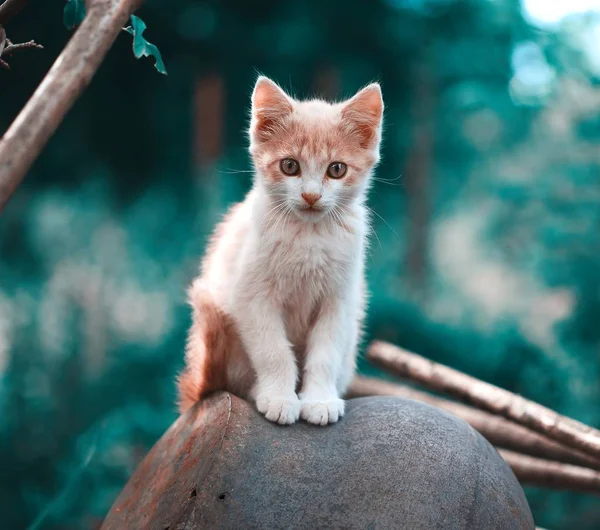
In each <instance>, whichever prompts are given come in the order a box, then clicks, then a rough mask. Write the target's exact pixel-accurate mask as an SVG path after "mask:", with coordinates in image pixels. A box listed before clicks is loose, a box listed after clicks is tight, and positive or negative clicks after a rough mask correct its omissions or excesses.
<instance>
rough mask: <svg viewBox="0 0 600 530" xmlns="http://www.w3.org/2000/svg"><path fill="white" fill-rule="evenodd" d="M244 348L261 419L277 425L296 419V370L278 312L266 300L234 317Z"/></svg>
mask: <svg viewBox="0 0 600 530" xmlns="http://www.w3.org/2000/svg"><path fill="white" fill-rule="evenodd" d="M236 320H237V322H238V326H239V332H240V336H241V339H242V343H243V344H244V348H245V349H246V352H247V354H248V357H249V358H250V362H251V363H252V367H253V368H254V371H255V372H256V383H255V384H254V387H253V389H252V391H251V397H252V398H253V399H254V401H255V402H256V408H257V409H258V411H259V412H261V413H262V414H264V415H265V417H266V418H267V419H268V420H270V421H273V422H277V423H281V424H289V423H294V422H295V421H297V420H298V418H299V416H300V401H299V400H298V396H297V395H296V381H297V379H298V368H297V366H296V358H295V356H294V353H293V351H292V347H291V344H290V343H289V341H288V339H287V336H286V333H285V325H284V322H283V317H282V315H281V312H280V311H278V310H277V308H275V307H274V306H273V304H272V303H271V302H270V301H269V300H266V299H264V298H263V299H254V300H252V301H250V302H249V303H248V304H246V305H245V306H244V307H243V309H242V310H241V311H240V312H239V314H238V315H236Z"/></svg>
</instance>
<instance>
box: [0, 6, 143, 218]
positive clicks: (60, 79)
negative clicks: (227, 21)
mask: <svg viewBox="0 0 600 530" xmlns="http://www.w3.org/2000/svg"><path fill="white" fill-rule="evenodd" d="M141 2H142V0H89V1H88V2H87V15H86V17H85V19H84V21H83V22H82V23H81V25H80V26H79V28H78V29H77V31H76V32H75V33H74V35H73V37H72V38H71V40H70V41H69V43H68V44H67V46H66V47H65V49H64V50H63V51H62V53H61V54H60V55H59V56H58V59H57V60H56V61H55V62H54V64H53V65H52V68H51V69H50V71H49V72H48V74H47V75H46V77H45V78H44V80H43V81H42V83H41V84H40V86H39V87H38V88H37V90H36V91H35V93H34V94H33V96H32V97H31V99H30V100H29V101H28V102H27V104H26V105H25V107H24V108H23V110H22V111H21V112H20V114H19V115H18V116H17V118H16V119H15V121H14V122H13V123H12V124H11V126H10V127H9V129H8V131H6V133H5V135H4V137H3V138H2V139H1V140H0V160H2V164H1V165H0V211H2V209H3V208H4V206H5V204H6V202H7V201H8V200H9V198H10V197H11V195H12V194H13V192H14V191H15V189H16V188H17V186H18V185H19V184H20V183H21V181H22V180H23V177H24V176H25V173H26V172H27V170H28V169H29V168H30V167H31V164H33V162H34V160H35V159H36V158H37V157H38V155H39V154H40V152H41V150H42V149H43V148H44V146H45V145H46V143H47V141H48V139H49V138H50V137H51V136H52V134H53V133H54V131H55V130H56V128H57V127H58V125H59V124H60V122H61V121H62V119H63V118H64V116H65V114H66V113H67V111H68V110H69V109H70V108H71V106H72V105H73V103H74V102H75V100H76V99H77V98H78V97H79V95H80V94H81V93H82V92H83V90H84V89H85V88H86V87H87V85H88V84H89V82H90V80H91V78H92V77H93V75H94V74H95V73H96V70H97V69H98V67H99V66H100V63H101V62H102V60H103V58H104V56H105V55H106V53H107V52H108V50H109V48H110V47H111V45H112V43H113V42H114V40H115V39H116V37H117V35H118V34H119V32H120V30H121V28H122V27H123V24H124V23H125V21H126V20H127V18H128V17H129V15H130V14H131V13H132V12H133V11H134V10H135V8H137V7H138V5H139V4H140V3H141ZM7 3H9V2H5V3H4V4H2V6H0V15H1V13H2V12H1V9H2V8H3V7H4V6H5V5H6V4H7ZM12 3H17V4H18V3H19V1H18V0H12Z"/></svg>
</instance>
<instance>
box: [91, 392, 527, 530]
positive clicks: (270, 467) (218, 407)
mask: <svg viewBox="0 0 600 530" xmlns="http://www.w3.org/2000/svg"><path fill="white" fill-rule="evenodd" d="M102 528H103V529H104V530H113V529H119V530H123V529H138V528H139V529H153V530H154V529H156V530H167V529H168V530H192V529H200V528H208V529H220V528H223V529H229V528H232V529H233V528H235V529H250V528H257V529H258V528H261V529H270V528H282V529H283V528H286V529H296V528H298V529H311V530H312V529H319V528H345V529H354V528H356V529H359V528H360V529H363V528H370V529H378V528H404V529H407V530H410V529H423V530H425V529H426V530H431V529H436V528H440V529H444V530H453V529H465V530H470V529H473V530H475V529H482V528H490V529H491V528H501V529H502V530H511V529H533V528H534V524H533V520H532V517H531V512H530V510H529V507H528V505H527V502H526V500H525V497H524V495H523V491H522V489H521V487H520V486H519V484H518V482H517V480H516V479H515V477H514V475H513V474H512V472H511V471H510V469H509V468H508V466H507V465H506V464H505V462H504V461H503V460H502V458H501V457H500V456H499V455H498V453H497V452H496V450H495V449H494V448H493V447H492V446H491V445H490V444H489V443H488V442H487V441H486V440H485V439H484V438H483V437H481V436H480V435H479V434H478V433H476V432H475V431H474V430H473V429H472V428H470V427H469V426H468V425H467V424H466V423H464V422H463V421H461V420H459V419H457V418H455V417H454V416H451V415H449V414H446V413H444V412H443V411H441V410H439V409H435V408H433V407H430V406H428V405H424V404H422V403H417V402H414V401H411V400H407V399H402V398H391V397H370V398H360V399H353V400H350V401H349V402H348V411H347V414H346V416H345V417H344V419H343V420H342V421H341V422H339V423H338V424H336V425H333V426H330V427H326V428H320V427H313V426H309V425H307V424H303V423H301V424H296V425H293V426H291V427H280V426H276V425H273V424H270V423H268V422H267V421H266V420H264V418H262V417H261V416H260V415H258V414H257V413H256V412H255V411H254V410H253V408H252V407H251V406H250V405H248V404H247V403H246V402H244V401H242V400H239V399H238V398H236V397H233V396H230V395H229V394H226V393H220V394H217V395H214V396H212V397H210V398H209V399H208V400H206V401H204V402H203V403H202V404H200V405H198V406H196V407H195V408H194V409H192V410H190V411H189V412H188V413H187V414H186V415H184V416H182V417H181V418H180V419H179V420H178V421H177V422H176V423H175V424H174V425H173V426H172V427H171V429H169V431H167V433H166V434H165V435H164V436H163V438H162V439H161V440H159V442H158V443H157V444H156V445H155V447H154V448H153V449H152V451H151V452H150V453H149V454H148V456H147V457H146V459H145V460H144V461H143V462H142V464H141V465H140V467H139V468H138V469H137V471H136V472H135V474H134V475H133V477H132V478H131V480H130V482H129V483H128V484H127V486H126V487H125V489H124V490H123V492H122V493H121V495H120V496H119V498H118V499H117V501H116V502H115V504H114V505H113V507H112V509H111V511H110V513H109V515H108V516H107V518H106V520H105V522H104V525H103V526H102Z"/></svg>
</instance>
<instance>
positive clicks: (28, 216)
mask: <svg viewBox="0 0 600 530" xmlns="http://www.w3.org/2000/svg"><path fill="white" fill-rule="evenodd" d="M63 6H64V2H61V1H59V0H53V1H46V2H32V3H31V4H30V5H29V6H28V8H27V9H26V10H25V11H24V12H23V13H21V14H20V15H19V16H18V17H17V18H16V19H14V20H13V21H12V22H11V23H10V24H9V25H8V26H7V28H6V29H7V33H8V36H9V38H11V39H12V40H14V41H17V42H19V41H25V40H29V39H32V38H33V39H36V41H37V42H39V43H42V44H43V45H44V47H45V49H44V50H30V51H23V52H21V53H19V54H18V55H17V54H15V55H14V57H13V58H12V59H11V61H10V63H11V66H12V70H11V71H10V72H7V71H0V130H1V131H4V130H5V129H6V128H7V127H8V125H9V123H10V122H11V120H12V119H13V118H14V117H15V116H16V114H17V112H18V111H19V110H20V108H21V107H22V106H23V104H24V103H25V102H26V100H27V99H28V98H29V96H30V95H31V93H32V92H33V90H34V89H35V87H36V86H37V84H38V83H39V82H40V80H41V79H42V77H43V75H44V73H45V72H46V71H47V69H48V68H49V67H50V65H51V64H52V62H53V60H54V58H55V57H56V56H57V54H58V53H59V52H60V50H61V49H62V47H63V46H64V44H65V43H66V42H67V40H68V38H69V34H70V33H69V31H68V30H66V29H65V27H64V26H63V23H62V9H63ZM137 14H138V15H139V16H140V17H142V18H143V19H144V21H145V22H146V23H147V25H148V30H147V31H146V33H145V37H146V38H147V39H148V40H149V41H151V42H153V43H154V44H156V45H158V47H159V48H160V50H161V51H162V54H163V58H164V60H165V64H166V67H167V69H168V74H169V75H168V76H166V77H165V76H162V75H160V74H159V73H157V72H156V71H155V70H154V68H153V66H152V60H150V59H141V60H136V59H134V57H133V55H132V52H131V37H130V36H129V35H128V34H126V33H125V32H123V34H122V35H120V36H119V38H118V39H117V42H116V44H115V46H114V47H113V49H112V50H111V51H110V53H109V55H108V57H107V59H106V61H105V62H104V64H103V65H102V67H101V68H100V70H99V72H98V74H97V75H96V77H95V78H94V80H93V82H92V85H91V87H90V88H89V89H88V90H87V92H86V93H85V94H84V95H83V97H82V98H81V99H80V100H79V101H78V102H77V104H76V105H75V107H74V109H73V110H72V111H71V112H70V114H69V115H68V117H67V119H66V120H65V121H64V123H63V124H62V125H61V126H60V128H59V130H58V132H57V133H56V135H55V136H54V137H53V139H52V140H51V141H50V143H49V145H48V146H47V148H46V149H45V151H44V152H43V154H42V156H41V157H40V158H39V160H38V161H37V162H36V164H35V166H34V167H33V169H32V170H31V171H30V173H29V174H28V176H27V178H26V180H25V182H24V184H23V185H22V186H21V188H20V189H19V190H18V192H17V193H16V195H15V196H14V197H13V199H12V201H11V202H10V204H9V205H8V207H7V208H6V210H5V211H4V212H3V213H2V216H1V218H0V513H1V514H2V526H3V527H4V528H10V529H19V528H26V527H29V528H57V529H58V528H60V529H84V528H86V529H87V528H95V527H97V526H98V525H99V524H100V523H101V521H102V518H103V516H104V515H105V513H106V512H107V510H108V509H109V507H110V505H111V504H112V502H113V500H114V499H115V497H116V495H117V494H118V493H119V491H120V489H121V488H122V487H123V485H124V483H125V482H126V480H127V478H128V477H129V476H130V474H131V473H132V471H133V470H134V469H135V467H136V465H137V463H138V462H139V461H140V459H141V458H142V457H143V456H144V454H145V453H146V452H147V451H148V449H149V448H150V447H151V446H152V444H153V443H154V442H155V441H156V440H157V439H158V437H159V436H160V435H161V434H162V433H163V432H164V431H165V429H166V428H167V427H168V426H169V425H170V424H171V423H172V421H173V420H175V418H176V409H175V405H174V401H175V387H174V377H175V375H176V373H177V371H178V369H179V368H180V367H181V366H182V357H183V347H184V340H185V333H186V328H187V326H188V323H189V313H188V309H187V307H186V306H185V304H184V298H185V296H184V293H185V288H186V286H187V284H188V282H189V281H190V280H191V278H192V277H193V275H194V274H195V273H196V270H197V266H198V261H199V257H200V256H201V254H202V252H203V249H204V246H205V243H206V238H207V236H208V235H209V234H210V231H211V228H212V226H213V225H214V224H215V222H217V220H218V219H219V218H220V216H221V215H222V214H223V213H224V212H225V211H226V209H227V207H228V205H230V204H231V203H232V202H235V201H238V200H240V199H241V198H242V197H243V196H244V193H245V192H246V191H247V190H248V189H249V186H250V184H251V174H250V172H249V170H250V164H249V160H248V156H247V151H246V137H245V129H246V127H247V121H248V110H249V96H250V92H251V89H252V85H253V82H254V80H255V78H256V75H257V72H261V73H265V74H267V75H269V76H271V77H273V78H274V79H275V80H277V81H278V82H279V83H280V84H281V85H282V86H284V87H285V88H287V89H289V90H290V91H291V92H293V93H294V94H296V95H298V96H299V97H306V96H310V95H314V94H318V95H323V96H325V97H331V98H341V97H345V96H349V95H351V94H352V93H353V92H354V91H355V90H357V89H358V88H360V87H361V86H363V85H365V84H366V83H367V82H369V81H371V80H379V81H381V83H382V86H383V92H384V98H385V101H386V105H387V106H386V130H385V137H384V146H383V162H382V164H381V166H380V169H379V173H378V176H379V177H380V178H381V179H382V180H385V181H386V182H381V181H378V182H376V184H375V186H374V190H373V193H372V196H371V202H370V204H371V206H372V208H373V209H374V210H375V212H377V216H376V217H375V219H374V234H373V236H372V239H373V245H372V250H371V252H370V255H369V261H368V269H369V285H370V289H371V292H372V304H371V308H370V313H369V320H368V339H371V338H374V337H377V338H382V339H387V340H390V341H393V342H395V343H398V344H400V345H402V346H404V347H407V348H410V349H412V350H413V351H416V352H419V353H421V354H424V355H426V356H428V357H430V358H432V359H434V360H436V361H440V362H443V363H446V364H448V365H450V366H453V367H455V368H458V369H460V370H463V371H465V372H467V373H469V374H472V375H474V376H476V377H479V378H482V379H484V380H486V381H490V382H493V383H495V384H498V385H501V386H503V387H505V388H508V389H509V390H511V391H513V392H517V393H520V394H523V395H525V396H527V397H528V398H531V399H533V400H536V401H538V402H540V403H543V404H545V405H547V406H549V407H552V408H554V409H556V410H558V411H560V412H561V413H563V414H567V415H570V416H573V417H575V418H577V419H579V420H581V421H584V422H586V423H589V424H591V425H595V426H597V427H600V406H599V404H600V2H599V1H598V0H522V2H519V1H518V0H377V1H375V0H362V1H356V2H349V1H343V0H337V1H330V2H322V1H319V0H305V1H299V0H297V1H286V2H279V1H275V0H258V1H255V2H245V1H242V0H228V1H225V0H221V1H216V0H207V1H201V0H170V1H169V2H164V1H163V2H161V1H159V0H148V1H147V2H146V3H145V5H144V6H143V7H142V8H141V9H140V10H139V11H138V12H137ZM0 163H1V161H0ZM361 370H362V371H363V372H369V371H371V373H373V372H372V369H371V368H369V367H368V366H367V363H366V362H364V361H361ZM527 496H528V499H529V502H530V504H531V507H532V510H533V512H534V515H535V518H536V522H537V524H538V525H540V526H544V527H546V528H550V529H552V530H559V529H565V530H567V529H573V528H577V529H579V530H586V529H590V530H591V529H597V528H600V503H599V502H598V500H597V498H594V497H591V496H587V495H579V494H575V493H559V492H552V491H547V490H540V489H532V488H528V489H527Z"/></svg>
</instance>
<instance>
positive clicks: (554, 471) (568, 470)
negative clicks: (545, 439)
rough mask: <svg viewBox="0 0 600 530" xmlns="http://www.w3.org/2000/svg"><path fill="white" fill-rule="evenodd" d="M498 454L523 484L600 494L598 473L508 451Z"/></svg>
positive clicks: (599, 475) (501, 450)
mask: <svg viewBox="0 0 600 530" xmlns="http://www.w3.org/2000/svg"><path fill="white" fill-rule="evenodd" d="M498 452H499V453H500V456H502V458H504V460H505V461H506V463H507V464H508V465H509V466H510V467H511V469H512V470H513V473H514V474H515V476H516V477H517V478H518V479H519V481H520V482H521V483H523V484H529V485H535V486H542V487H545V488H555V489H568V490H576V491H585V492H591V493H596V494H598V493H600V473H598V471H594V470H592V469H586V468H584V467H579V466H572V465H570V464H563V463H562V462H553V461H551V460H544V459H542V458H535V457H533V456H529V455H522V454H519V453H514V452H513V451H507V450H506V449H500V450H499V451H498Z"/></svg>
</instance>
